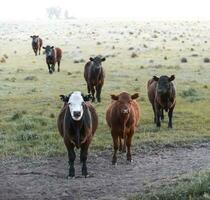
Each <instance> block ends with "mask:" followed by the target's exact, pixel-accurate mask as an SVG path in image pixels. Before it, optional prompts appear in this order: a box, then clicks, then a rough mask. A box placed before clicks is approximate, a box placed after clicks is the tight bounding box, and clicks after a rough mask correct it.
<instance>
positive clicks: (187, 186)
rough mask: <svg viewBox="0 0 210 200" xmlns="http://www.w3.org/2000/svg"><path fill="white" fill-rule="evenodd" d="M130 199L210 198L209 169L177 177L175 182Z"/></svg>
mask: <svg viewBox="0 0 210 200" xmlns="http://www.w3.org/2000/svg"><path fill="white" fill-rule="evenodd" d="M130 199H131V200H207V199H210V170H207V171H205V172H203V171H202V172H199V173H196V174H193V175H192V174H191V175H188V176H186V175H185V177H181V178H179V180H177V181H176V182H175V183H173V184H171V185H168V186H162V187H161V188H159V189H156V190H154V189H152V188H151V190H150V189H148V193H147V194H144V195H139V196H136V197H131V198H130Z"/></svg>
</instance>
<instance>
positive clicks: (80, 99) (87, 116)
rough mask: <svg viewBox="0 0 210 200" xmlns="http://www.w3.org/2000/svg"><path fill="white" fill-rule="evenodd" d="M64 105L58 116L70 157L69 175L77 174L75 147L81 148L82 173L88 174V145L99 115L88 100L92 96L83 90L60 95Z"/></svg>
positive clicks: (59, 126)
mask: <svg viewBox="0 0 210 200" xmlns="http://www.w3.org/2000/svg"><path fill="white" fill-rule="evenodd" d="M60 96H61V99H62V100H63V101H64V106H63V108H62V109H61V112H60V114H59V116H58V121H57V125H58V130H59V133H60V135H61V136H62V137H63V140H64V144H65V146H66V148H67V151H68V157H69V175H68V176H69V177H74V176H75V169H74V161H75V158H76V154H75V151H74V148H75V147H77V148H80V149H81V151H80V161H81V162H82V175H84V176H85V177H86V176H87V174H88V172H87V165H86V161H87V154H88V147H89V145H90V143H91V140H92V137H93V135H94V133H95V131H96V129H97V126H98V117H97V114H96V111H95V109H94V107H93V106H92V105H91V104H90V102H88V101H89V100H90V96H89V95H87V96H84V95H83V94H81V92H78V91H76V92H72V93H71V94H69V95H68V96H64V95H60Z"/></svg>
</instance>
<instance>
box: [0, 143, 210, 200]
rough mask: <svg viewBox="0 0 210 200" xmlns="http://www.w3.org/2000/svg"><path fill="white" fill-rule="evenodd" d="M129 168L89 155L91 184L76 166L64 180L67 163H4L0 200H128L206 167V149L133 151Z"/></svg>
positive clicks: (121, 161)
mask: <svg viewBox="0 0 210 200" xmlns="http://www.w3.org/2000/svg"><path fill="white" fill-rule="evenodd" d="M133 152H135V154H133V160H134V161H133V162H132V163H131V164H127V163H126V160H125V155H124V154H121V155H119V156H118V165H117V166H112V165H111V153H112V151H111V149H110V150H105V151H102V152H96V153H93V152H92V153H90V155H89V158H88V160H89V161H88V169H89V173H90V177H89V178H86V179H85V178H83V177H81V175H80V174H81V172H80V171H81V167H80V164H79V163H78V157H77V162H76V175H77V177H76V178H75V179H68V180H67V179H66V178H65V176H66V174H67V169H68V165H67V158H66V157H60V158H53V159H48V160H5V161H3V162H1V163H0V199H4V200H6V199H63V200H64V199H68V200H73V199H75V200H76V199H81V200H85V199H94V200H95V199H104V200H105V199H107V200H112V199H113V200H114V199H126V197H129V196H130V195H134V194H135V193H139V192H144V191H145V189H147V188H149V187H151V186H152V187H158V186H160V185H162V184H165V183H168V182H172V181H174V180H176V179H177V178H178V176H180V175H182V174H186V173H190V172H192V171H197V170H200V169H206V168H207V167H208V166H210V145H209V144H207V143H205V144H199V145H194V146H192V147H190V148H189V147H188V148H186V147H185V148H171V147H169V148H161V149H159V150H155V151H151V152H149V153H142V151H140V150H138V148H137V147H136V148H135V150H133Z"/></svg>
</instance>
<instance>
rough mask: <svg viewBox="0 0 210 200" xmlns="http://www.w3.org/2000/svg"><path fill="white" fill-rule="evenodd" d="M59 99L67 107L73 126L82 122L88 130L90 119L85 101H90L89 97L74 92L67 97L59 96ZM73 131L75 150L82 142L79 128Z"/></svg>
mask: <svg viewBox="0 0 210 200" xmlns="http://www.w3.org/2000/svg"><path fill="white" fill-rule="evenodd" d="M60 97H61V100H63V101H64V102H65V103H66V104H67V105H68V108H69V112H70V115H71V121H72V122H73V124H75V123H74V122H79V123H80V122H82V123H84V126H85V127H87V128H90V126H91V125H90V123H91V119H90V116H89V114H88V113H89V112H87V106H86V104H85V101H90V99H91V95H86V96H84V95H83V94H82V93H81V92H79V91H75V92H72V93H70V94H69V95H67V96H65V95H60ZM76 127H77V126H76ZM74 131H75V132H74V137H73V140H72V142H73V143H74V144H75V145H76V147H77V148H79V147H80V144H81V142H82V141H81V139H82V136H81V132H80V128H78V127H77V128H75V129H74Z"/></svg>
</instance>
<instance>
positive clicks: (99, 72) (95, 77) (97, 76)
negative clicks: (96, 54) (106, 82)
mask: <svg viewBox="0 0 210 200" xmlns="http://www.w3.org/2000/svg"><path fill="white" fill-rule="evenodd" d="M101 72H102V68H100V70H99V71H98V72H96V71H95V70H91V76H92V78H93V79H95V80H98V79H99V77H100V74H101Z"/></svg>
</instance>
